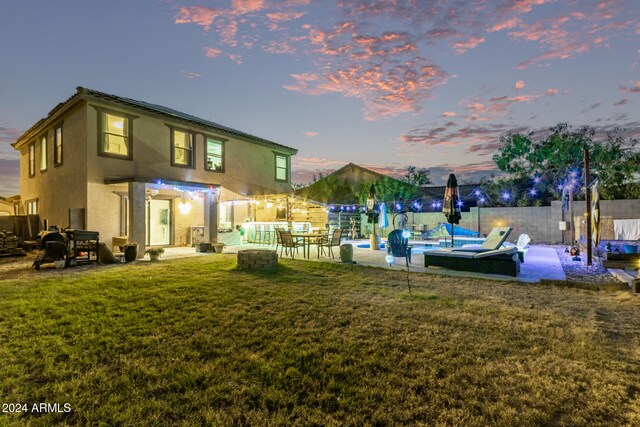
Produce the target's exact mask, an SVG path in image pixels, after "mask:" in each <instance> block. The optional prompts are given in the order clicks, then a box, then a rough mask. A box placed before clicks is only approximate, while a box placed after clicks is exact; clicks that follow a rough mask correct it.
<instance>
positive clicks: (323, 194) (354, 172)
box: [294, 163, 478, 204]
mask: <svg viewBox="0 0 640 427" xmlns="http://www.w3.org/2000/svg"><path fill="white" fill-rule="evenodd" d="M384 178H386V179H391V180H394V181H398V182H402V183H404V181H401V180H399V179H396V178H393V177H391V176H388V175H384V174H382V173H379V172H376V171H374V170H371V169H367V168H364V167H362V166H359V165H356V164H354V163H349V164H347V165H345V166H343V167H341V168H340V169H338V170H336V171H334V172H332V173H331V174H329V175H327V176H325V177H323V178H322V179H321V180H318V181H316V182H314V183H313V184H311V185H309V186H307V187H304V188H300V189H298V190H295V191H294V194H295V195H296V196H299V197H303V198H307V199H310V200H315V201H318V202H321V203H327V204H331V203H336V204H351V203H358V200H357V192H358V191H359V189H360V188H361V187H362V185H363V184H370V183H372V182H376V181H379V180H381V179H384ZM329 183H331V184H330V185H328V184H329ZM477 188H478V185H475V184H464V185H459V186H458V189H459V191H460V197H461V198H462V199H471V198H475V194H474V191H475V190H476V189H477ZM444 189H445V186H434V187H417V191H416V193H417V196H416V197H417V198H427V199H442V198H443V197H444Z"/></svg>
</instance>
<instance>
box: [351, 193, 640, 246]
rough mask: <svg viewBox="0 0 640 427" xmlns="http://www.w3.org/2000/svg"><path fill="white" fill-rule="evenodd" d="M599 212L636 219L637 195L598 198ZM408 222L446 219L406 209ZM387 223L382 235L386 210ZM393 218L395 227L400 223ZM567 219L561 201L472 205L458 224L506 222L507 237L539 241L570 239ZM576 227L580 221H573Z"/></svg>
mask: <svg viewBox="0 0 640 427" xmlns="http://www.w3.org/2000/svg"><path fill="white" fill-rule="evenodd" d="M585 211H586V209H585V202H584V201H574V202H573V216H574V218H575V217H584V213H585ZM600 216H601V217H610V218H612V219H639V218H640V199H631V200H601V201H600ZM408 217H409V224H424V225H425V228H426V229H427V230H429V229H432V228H433V227H435V226H436V225H438V223H440V222H445V221H446V220H445V218H444V215H442V213H441V212H424V213H409V214H408ZM388 219H389V227H388V228H386V229H385V233H384V235H386V234H388V233H389V232H391V231H392V230H393V228H394V225H393V224H392V219H393V214H388ZM366 221H367V217H366V216H364V215H362V222H363V229H365V228H366V225H367V224H366ZM399 221H400V220H399V217H398V218H396V224H395V226H396V227H399V226H401V225H400V224H399ZM561 221H569V212H564V213H563V212H562V203H561V202H559V201H555V202H551V206H541V207H507V208H483V207H479V208H478V207H474V208H471V209H470V211H469V212H463V213H462V219H461V220H460V224H459V225H460V226H461V227H464V228H467V229H469V230H474V231H478V232H479V233H480V234H481V235H484V234H487V233H489V232H490V231H491V229H492V228H493V227H498V226H506V227H511V228H513V231H512V232H511V235H510V236H509V239H508V240H509V241H513V242H515V241H516V240H517V239H518V236H519V235H520V234H522V233H526V234H528V235H529V237H531V240H532V241H533V242H538V243H561V242H566V243H569V242H570V241H571V239H570V232H569V231H561V230H560V227H559V223H560V222H561ZM576 228H579V225H578V224H576Z"/></svg>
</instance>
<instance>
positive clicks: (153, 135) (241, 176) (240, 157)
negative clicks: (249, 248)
mask: <svg viewBox="0 0 640 427" xmlns="http://www.w3.org/2000/svg"><path fill="white" fill-rule="evenodd" d="M94 107H103V108H108V109H111V110H114V111H122V112H123V113H129V114H134V115H137V116H138V118H136V119H134V120H133V144H132V152H133V160H122V159H114V158H110V157H102V156H99V155H98V131H97V129H98V117H99V113H98V111H97V110H96V109H95V108H94ZM84 108H85V111H86V115H87V126H88V130H89V132H88V138H87V146H88V164H89V165H91V168H89V180H90V181H100V182H103V181H104V178H105V177H130V176H140V177H148V178H154V179H155V178H158V179H162V180H165V181H168V180H176V181H191V182H202V183H207V184H214V185H222V186H224V187H226V188H228V189H230V190H232V191H234V192H236V193H239V194H243V195H244V194H248V193H256V192H257V193H260V194H267V193H268V194H273V193H286V192H287V191H289V188H290V184H289V183H282V182H277V181H276V180H275V157H274V149H273V148H271V147H265V146H261V145H257V144H253V143H249V142H245V141H241V140H238V139H234V138H228V137H226V136H223V135H216V134H215V133H211V132H204V131H202V130H201V129H200V128H198V127H196V126H188V125H186V124H184V123H182V122H180V121H171V120H167V119H165V118H158V117H155V116H147V115H142V114H141V113H140V112H139V111H136V110H128V109H126V108H118V106H114V105H112V104H107V103H104V104H102V103H99V102H93V101H92V102H90V103H89V104H86V106H85V107H84ZM167 125H171V126H175V127H178V128H183V129H187V130H189V131H192V132H195V135H196V137H195V168H194V169H189V168H182V167H175V166H171V158H170V157H171V146H170V145H171V130H170V128H169V127H168V126H167ZM205 135H208V136H211V137H213V138H216V139H220V140H226V142H225V146H224V147H225V172H224V173H219V172H210V171H206V170H205V169H204V164H205V159H204V157H205V152H204V150H205ZM284 154H286V153H284Z"/></svg>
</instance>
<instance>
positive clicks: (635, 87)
mask: <svg viewBox="0 0 640 427" xmlns="http://www.w3.org/2000/svg"><path fill="white" fill-rule="evenodd" d="M629 84H630V85H631V86H629V87H626V86H620V90H621V91H622V92H628V93H640V82H636V83H635V84H634V83H633V81H630V82H629Z"/></svg>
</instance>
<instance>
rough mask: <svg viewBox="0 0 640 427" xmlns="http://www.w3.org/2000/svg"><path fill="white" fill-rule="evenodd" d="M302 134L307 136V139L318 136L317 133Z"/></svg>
mask: <svg viewBox="0 0 640 427" xmlns="http://www.w3.org/2000/svg"><path fill="white" fill-rule="evenodd" d="M304 134H305V135H307V136H308V137H309V138H314V137H316V136H318V132H305V133H304Z"/></svg>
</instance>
